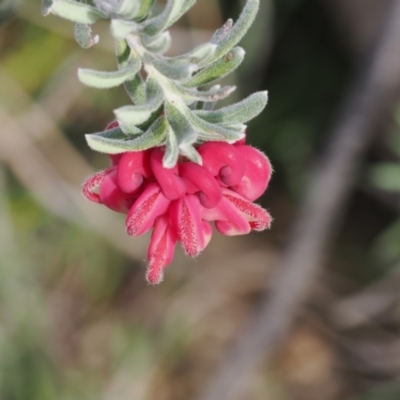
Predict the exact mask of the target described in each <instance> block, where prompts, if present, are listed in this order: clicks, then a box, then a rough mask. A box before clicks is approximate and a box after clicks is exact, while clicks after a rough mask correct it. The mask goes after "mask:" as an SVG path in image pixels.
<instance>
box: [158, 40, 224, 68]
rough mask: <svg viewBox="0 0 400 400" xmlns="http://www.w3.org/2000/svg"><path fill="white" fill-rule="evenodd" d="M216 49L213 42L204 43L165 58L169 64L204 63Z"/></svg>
mask: <svg viewBox="0 0 400 400" xmlns="http://www.w3.org/2000/svg"><path fill="white" fill-rule="evenodd" d="M216 50H217V45H215V44H213V43H204V44H202V45H200V46H198V47H196V48H195V49H193V50H191V51H190V52H188V53H186V54H182V55H180V56H176V57H169V58H167V59H166V60H167V62H168V63H171V64H180V63H188V62H191V63H193V64H199V65H201V63H206V62H207V61H208V60H209V59H210V58H211V57H212V56H213V55H214V54H215V51H216Z"/></svg>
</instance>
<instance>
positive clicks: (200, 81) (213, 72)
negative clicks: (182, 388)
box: [185, 47, 245, 87]
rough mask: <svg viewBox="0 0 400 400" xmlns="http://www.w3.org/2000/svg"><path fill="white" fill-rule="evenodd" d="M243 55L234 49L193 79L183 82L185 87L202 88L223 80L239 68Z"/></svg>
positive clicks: (237, 49) (239, 48)
mask: <svg viewBox="0 0 400 400" xmlns="http://www.w3.org/2000/svg"><path fill="white" fill-rule="evenodd" d="M244 55H245V51H244V50H243V49H242V48H241V47H235V48H234V49H232V50H231V51H230V52H228V53H227V54H225V56H223V57H221V58H220V59H219V60H218V61H216V62H215V63H214V64H211V65H210V66H209V67H207V68H205V69H203V70H201V71H199V72H198V73H197V74H196V75H195V76H194V77H193V78H191V79H189V80H188V81H187V82H185V86H188V87H195V86H202V85H206V84H207V83H211V82H215V81H216V80H219V79H222V78H224V77H225V76H227V75H229V74H230V73H231V72H233V71H234V70H235V69H236V68H237V67H239V65H240V64H241V63H242V61H243V59H244Z"/></svg>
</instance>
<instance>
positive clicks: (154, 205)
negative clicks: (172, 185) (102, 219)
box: [126, 183, 170, 236]
mask: <svg viewBox="0 0 400 400" xmlns="http://www.w3.org/2000/svg"><path fill="white" fill-rule="evenodd" d="M169 205H170V201H169V200H168V199H167V198H166V197H165V196H164V195H163V193H162V192H161V188H160V186H159V185H158V184H157V183H148V184H147V185H146V187H145V189H144V190H143V192H142V193H141V194H140V196H139V197H138V199H137V200H136V201H135V203H134V204H133V206H132V207H131V209H130V210H129V213H128V215H127V218H126V230H127V233H128V235H132V236H138V235H142V234H143V233H146V232H147V231H148V230H150V229H151V227H152V226H153V225H154V221H155V219H156V218H157V217H159V216H160V215H163V214H164V213H165V212H166V211H167V209H168V207H169Z"/></svg>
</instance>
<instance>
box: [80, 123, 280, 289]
mask: <svg viewBox="0 0 400 400" xmlns="http://www.w3.org/2000/svg"><path fill="white" fill-rule="evenodd" d="M115 126H116V125H115V123H114V124H113V125H110V126H109V128H113V127H115ZM197 151H198V152H199V154H200V155H201V157H202V165H199V164H195V163H193V162H190V161H187V160H185V159H181V160H179V162H178V164H177V165H176V166H175V167H174V168H171V169H167V168H164V167H163V165H162V158H163V155H164V148H163V147H156V148H152V149H149V150H146V151H139V152H126V153H123V154H120V155H113V156H111V161H112V166H111V167H110V168H108V169H106V170H104V171H100V172H97V173H96V174H94V175H93V176H91V177H90V178H88V179H87V180H86V182H85V183H84V185H83V194H84V196H85V197H86V198H87V199H89V200H90V201H93V202H95V203H100V204H104V205H105V206H107V207H108V208H110V209H112V210H114V211H117V212H121V213H124V214H126V215H127V217H126V230H127V233H128V235H132V236H138V235H142V234H144V233H146V232H148V231H150V230H151V229H153V231H152V236H151V240H150V245H149V249H148V255H147V256H148V261H149V266H148V270H147V275H146V277H147V280H148V281H149V282H150V283H152V284H156V283H159V282H161V281H162V279H163V271H164V268H165V267H166V266H167V265H169V264H170V263H171V262H172V259H173V255H174V251H175V247H176V244H177V243H178V242H180V243H181V245H182V247H183V249H184V251H185V253H186V254H187V255H189V256H191V257H196V256H198V255H199V254H200V253H201V252H202V251H203V250H204V249H205V248H206V247H207V245H208V243H209V242H210V240H211V236H212V226H211V224H210V222H215V227H216V229H217V230H218V231H219V232H220V233H222V234H224V235H229V236H232V235H243V234H247V233H249V232H251V231H252V230H255V231H263V230H265V229H268V228H269V226H270V224H271V216H270V215H269V213H268V212H267V211H266V210H264V209H263V208H262V207H260V206H259V205H257V204H254V203H253V201H254V200H256V199H257V198H259V197H260V196H261V195H262V194H263V193H264V191H265V189H266V188H267V186H268V183H269V180H270V177H271V172H272V169H271V165H270V163H269V160H268V158H267V157H266V156H265V155H264V154H263V153H262V152H260V151H259V150H257V149H255V148H253V147H251V146H248V145H246V144H245V142H244V141H240V142H237V143H235V144H228V143H226V142H207V143H204V144H202V145H200V146H198V148H197Z"/></svg>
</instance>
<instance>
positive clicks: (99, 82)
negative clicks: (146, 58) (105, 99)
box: [78, 64, 141, 89]
mask: <svg viewBox="0 0 400 400" xmlns="http://www.w3.org/2000/svg"><path fill="white" fill-rule="evenodd" d="M140 66H141V65H140V64H136V65H132V66H131V67H130V68H125V69H120V70H118V71H113V72H106V71H95V70H92V69H83V68H79V69H78V77H79V80H80V81H81V82H82V83H83V84H85V85H87V86H90V87H93V88H96V89H109V88H112V87H116V86H119V85H121V84H122V83H124V82H125V81H126V80H127V79H129V78H131V77H133V76H134V75H135V74H137V72H138V71H139V70H140Z"/></svg>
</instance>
